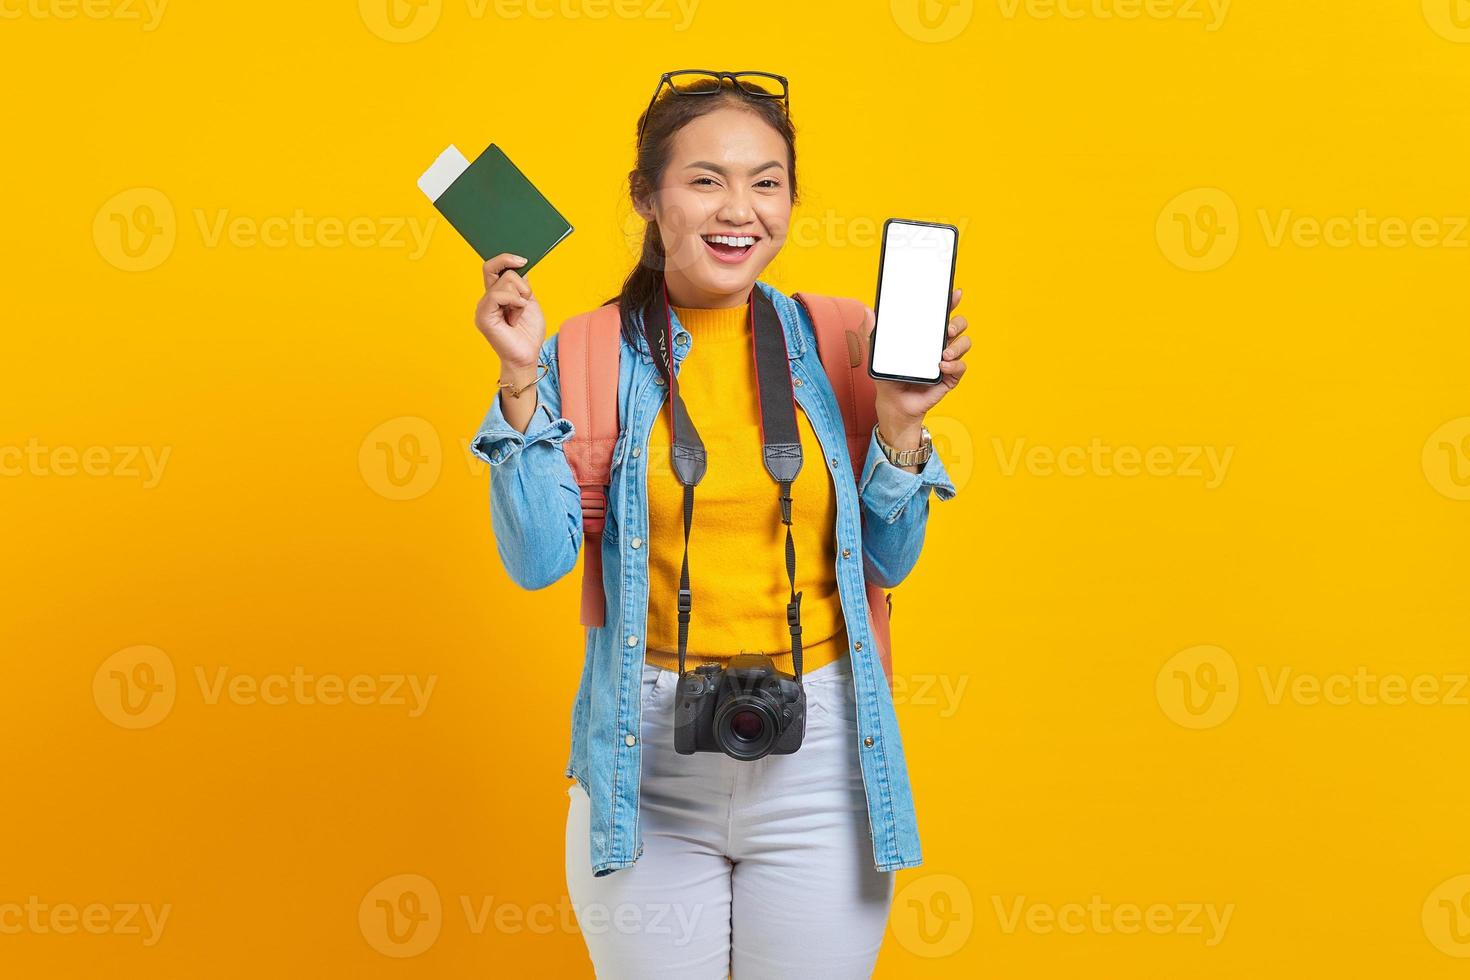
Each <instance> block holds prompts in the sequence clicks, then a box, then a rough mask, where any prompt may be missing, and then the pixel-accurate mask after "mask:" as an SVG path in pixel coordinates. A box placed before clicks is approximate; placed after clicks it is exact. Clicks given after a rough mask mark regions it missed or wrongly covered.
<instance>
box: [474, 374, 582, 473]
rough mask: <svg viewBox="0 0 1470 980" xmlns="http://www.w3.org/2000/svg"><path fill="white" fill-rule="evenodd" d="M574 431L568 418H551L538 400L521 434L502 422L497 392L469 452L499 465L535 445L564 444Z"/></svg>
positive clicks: (492, 464) (543, 404) (493, 464)
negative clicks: (547, 443) (544, 443)
mask: <svg viewBox="0 0 1470 980" xmlns="http://www.w3.org/2000/svg"><path fill="white" fill-rule="evenodd" d="M575 431H576V430H575V427H574V426H573V425H572V423H571V420H570V419H567V418H558V417H553V416H552V414H551V410H550V409H548V408H547V407H546V403H545V402H544V401H540V400H538V402H537V405H536V411H535V412H534V413H533V414H532V415H531V421H530V423H529V424H528V425H527V426H526V431H525V432H520V431H519V430H517V429H516V427H515V426H513V425H511V424H510V423H509V422H507V421H506V420H505V413H504V412H502V411H501V409H500V392H499V391H496V393H495V397H494V398H492V399H491V400H490V410H489V411H488V412H486V413H485V420H484V421H483V422H481V423H480V429H479V431H478V432H476V433H475V438H474V441H473V442H471V443H470V452H471V453H473V454H474V455H475V456H478V457H479V458H480V459H483V460H484V461H485V462H487V463H489V464H490V465H491V466H499V465H501V464H503V463H507V462H509V461H510V460H511V459H513V458H514V457H515V456H516V454H517V453H519V452H520V451H521V450H523V449H524V448H525V447H527V446H530V445H533V444H535V443H538V442H550V443H551V444H553V445H557V444H560V443H562V442H565V441H566V440H567V439H568V438H570V437H571V436H572V434H573V433H574V432H575Z"/></svg>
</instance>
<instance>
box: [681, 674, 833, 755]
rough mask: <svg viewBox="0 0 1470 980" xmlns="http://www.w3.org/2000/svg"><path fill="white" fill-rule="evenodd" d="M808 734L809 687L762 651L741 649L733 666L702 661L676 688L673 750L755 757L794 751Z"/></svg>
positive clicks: (685, 752) (691, 753) (689, 753)
mask: <svg viewBox="0 0 1470 980" xmlns="http://www.w3.org/2000/svg"><path fill="white" fill-rule="evenodd" d="M804 734H806V692H805V691H803V690H802V687H801V682H800V681H798V680H797V679H796V677H795V675H793V674H788V673H786V672H784V671H781V670H778V669H776V665H775V663H774V662H773V661H772V660H771V658H770V657H768V656H766V655H765V654H763V653H739V654H736V655H735V656H733V657H731V658H730V662H729V664H728V666H725V667H721V666H720V665H719V664H701V665H700V666H698V667H696V668H694V669H693V670H691V671H688V672H687V673H685V674H682V675H681V676H680V677H679V684H678V687H677V688H675V691H674V751H676V752H678V753H680V754H682V755H693V754H694V753H695V752H723V753H725V754H726V755H728V756H729V757H730V758H732V759H739V760H740V761H742V762H751V761H754V760H756V759H760V758H764V757H765V756H767V755H790V754H791V753H792V752H795V751H796V750H797V749H799V748H801V739H802V736H803V735H804Z"/></svg>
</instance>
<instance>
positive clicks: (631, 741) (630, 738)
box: [623, 735, 638, 748]
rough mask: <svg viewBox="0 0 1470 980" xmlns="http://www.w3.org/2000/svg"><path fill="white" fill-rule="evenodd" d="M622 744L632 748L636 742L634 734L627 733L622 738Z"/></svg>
mask: <svg viewBox="0 0 1470 980" xmlns="http://www.w3.org/2000/svg"><path fill="white" fill-rule="evenodd" d="M623 744H624V745H627V746H628V747H629V748H632V747H633V746H635V745H637V744H638V739H637V738H636V737H635V736H632V735H629V736H627V737H626V738H624V739H623Z"/></svg>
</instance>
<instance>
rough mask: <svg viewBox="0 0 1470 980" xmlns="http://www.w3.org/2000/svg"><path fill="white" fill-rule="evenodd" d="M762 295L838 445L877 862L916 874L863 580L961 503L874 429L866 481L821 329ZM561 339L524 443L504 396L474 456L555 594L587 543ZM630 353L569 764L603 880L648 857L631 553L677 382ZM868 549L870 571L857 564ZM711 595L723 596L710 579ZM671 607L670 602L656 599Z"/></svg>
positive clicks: (544, 355)
mask: <svg viewBox="0 0 1470 980" xmlns="http://www.w3.org/2000/svg"><path fill="white" fill-rule="evenodd" d="M756 285H757V287H758V288H759V289H761V290H763V291H764V292H765V293H766V294H767V295H768V296H770V298H771V301H772V303H773V304H774V305H775V307H776V311H777V313H778V315H779V316H780V318H781V325H782V327H783V328H784V330H785V334H786V347H787V355H788V357H789V358H790V363H791V373H792V377H793V379H794V387H793V389H792V390H793V392H794V394H795V396H796V401H797V404H799V405H800V406H801V408H802V410H803V411H804V412H805V413H806V415H807V417H808V418H809V419H810V421H811V424H812V428H813V431H814V432H815V433H816V436H817V439H818V441H819V442H820V443H821V445H822V447H823V449H824V450H825V455H826V459H825V460H824V462H825V463H826V466H827V469H828V471H829V473H830V475H831V477H832V479H833V482H834V484H835V486H836V492H837V526H836V528H835V529H834V533H835V534H836V535H837V548H836V553H837V555H838V557H837V586H838V593H839V595H840V597H841V601H842V610H843V620H844V622H845V623H846V626H847V635H848V641H849V644H850V645H849V648H848V654H849V656H850V657H851V663H852V674H853V686H854V691H855V694H856V698H857V709H858V734H857V736H856V737H857V738H858V740H859V745H860V757H861V760H862V775H863V786H864V788H865V790H866V793H867V802H868V818H869V823H870V826H871V830H872V838H873V861H874V865H875V866H876V868H877V869H878V870H880V871H892V870H896V869H898V868H911V867H915V866H916V865H918V864H920V863H922V857H921V855H920V851H919V834H918V826H917V822H916V820H915V816H914V802H913V797H912V794H911V791H910V789H909V779H908V766H907V764H906V763H905V761H904V752H903V741H902V739H901V738H900V736H899V731H898V720H897V718H896V717H895V715H894V710H893V699H892V696H891V694H890V692H889V689H888V684H887V682H886V681H885V680H884V676H883V667H882V665H881V664H880V663H879V661H878V658H877V655H876V652H875V649H876V648H875V646H874V639H873V637H872V635H871V631H870V630H869V629H868V622H867V610H866V606H865V603H866V601H867V595H866V592H865V591H864V587H863V581H864V576H865V575H866V577H867V578H868V579H870V580H872V581H875V582H877V583H878V584H880V585H882V586H884V587H890V586H894V585H897V584H898V583H899V582H901V581H902V580H903V579H904V577H905V576H907V575H908V573H909V571H910V570H911V569H912V568H913V567H914V563H915V562H916V561H917V560H918V557H919V551H920V549H921V548H922V547H923V544H924V527H925V524H926V522H927V520H928V516H929V488H931V487H933V488H934V490H935V492H936V493H937V494H938V495H939V499H940V500H948V499H950V498H951V497H953V496H954V493H955V487H954V484H953V483H951V482H950V479H949V475H948V474H947V473H946V472H945V470H944V465H943V464H942V463H941V462H940V459H939V454H938V452H935V453H933V454H932V455H931V456H930V457H929V460H928V462H927V463H925V464H924V467H923V469H922V470H921V471H920V472H918V473H909V472H907V471H905V470H903V469H900V468H899V467H897V466H894V465H893V464H892V463H890V462H889V461H888V458H887V457H886V456H884V455H883V453H882V451H881V450H880V449H879V448H878V443H877V440H876V439H875V438H874V437H873V436H871V435H870V436H869V438H868V450H867V457H866V462H865V463H864V465H863V470H862V477H861V480H860V481H858V482H854V480H853V472H852V464H851V463H850V462H849V457H848V450H847V439H846V437H845V435H844V432H843V424H842V417H841V414H840V412H839V409H838V406H837V400H836V398H835V396H834V395H833V393H832V386H831V384H830V383H829V382H828V380H827V375H826V373H825V372H824V371H823V369H822V362H821V359H820V357H819V355H818V352H817V347H816V340H815V335H814V333H813V328H812V324H811V320H810V318H809V317H808V315H807V313H806V310H805V309H804V308H803V307H802V306H801V304H799V303H797V302H796V301H795V300H793V299H791V298H789V297H787V296H785V295H784V294H782V293H781V292H779V291H777V290H776V289H774V288H772V287H771V286H769V285H767V284H765V283H757V284H756ZM673 318H674V322H673V324H672V326H673V331H672V332H673V335H674V371H675V374H676V375H677V374H678V373H679V370H680V365H681V364H682V362H683V359H684V358H685V357H687V356H688V355H689V352H690V350H691V349H692V346H693V343H694V340H693V338H692V337H691V336H690V334H689V332H688V331H686V330H684V329H683V328H682V326H681V325H680V324H679V323H678V316H677V314H674V315H673ZM640 326H641V324H640ZM557 337H558V335H557V334H552V335H551V336H550V337H548V338H547V339H546V342H545V343H544V344H543V345H542V348H541V354H540V359H541V361H542V362H543V363H545V364H546V365H548V370H547V372H546V374H545V376H544V377H543V378H542V380H541V382H540V383H539V384H538V385H537V386H536V391H537V397H538V404H537V407H536V411H535V414H534V415H533V417H532V419H531V422H530V423H529V424H528V425H527V427H526V431H525V433H524V434H522V433H521V432H518V431H517V430H516V429H515V428H514V427H512V426H511V425H510V424H509V423H508V422H506V420H505V416H504V414H502V412H501V410H500V398H499V394H498V393H497V395H496V397H495V399H494V400H493V401H492V402H491V404H490V410H489V412H487V413H486V415H485V420H484V422H483V423H481V425H480V429H479V431H478V432H477V433H476V435H475V438H474V441H473V443H472V444H471V451H472V452H473V453H474V454H475V455H476V456H478V457H479V458H481V459H483V460H485V461H486V462H488V463H489V464H490V514H491V521H492V525H493V528H494V533H495V545H496V549H497V551H498V552H499V554H500V560H501V562H502V563H504V565H505V568H506V571H507V572H508V573H509V574H510V577H511V578H512V579H513V580H514V581H515V582H516V583H517V584H518V585H520V586H521V587H522V588H526V589H539V588H543V587H545V586H547V585H550V584H551V583H553V582H555V581H557V580H558V579H560V578H561V577H562V576H564V575H566V574H567V573H568V572H570V571H571V570H572V569H573V568H574V567H576V564H577V555H578V552H579V551H580V550H581V547H582V503H581V494H580V492H579V491H578V488H577V485H576V483H575V481H574V480H573V477H572V471H571V467H570V466H569V465H568V463H567V459H566V452H565V450H564V449H563V448H562V445H561V444H562V442H564V441H565V440H566V439H567V438H568V437H570V436H571V435H572V434H573V427H572V423H571V422H570V421H569V420H567V419H565V418H563V417H561V415H560V411H561V392H560V387H559V382H558V377H557V363H556V344H557ZM621 344H622V353H621V367H620V370H619V379H618V413H619V414H618V418H619V427H620V432H619V435H618V440H617V443H616V445H615V446H614V449H613V466H612V483H611V486H610V487H609V488H608V499H607V518H606V523H605V529H604V532H603V536H602V570H603V588H604V590H605V594H606V598H607V606H606V616H605V619H604V625H603V626H601V627H588V628H587V642H586V650H585V660H584V663H583V666H582V679H581V683H580V684H579V685H578V690H577V696H576V700H575V702H574V703H573V706H572V743H571V753H570V755H569V756H568V759H567V767H566V775H568V776H571V777H574V778H575V779H576V780H577V782H578V783H580V784H581V785H582V788H583V789H584V790H586V791H587V796H588V797H589V799H590V800H591V801H592V816H591V838H592V839H591V850H592V870H593V873H594V874H597V875H604V874H609V873H611V872H613V871H616V870H618V869H620V868H626V867H628V866H630V865H632V864H633V862H634V861H636V860H637V859H638V857H639V855H641V854H642V853H643V838H642V835H641V832H640V830H639V821H638V791H639V777H640V774H641V771H642V769H641V760H640V751H641V748H642V746H641V744H640V740H639V736H640V733H641V731H642V699H641V698H640V696H639V694H640V691H641V689H642V670H643V662H644V654H645V651H644V628H645V626H646V624H647V615H648V549H647V548H633V547H630V546H629V544H628V542H629V541H630V540H636V539H637V538H638V537H640V536H641V537H643V538H647V537H648V536H649V528H648V501H647V486H648V468H647V466H646V465H645V463H646V450H647V447H648V437H649V433H650V431H651V430H652V427H653V422H654V419H655V418H656V417H657V413H658V411H659V410H660V408H661V406H663V404H664V401H665V395H666V393H667V387H668V386H667V385H666V384H664V383H663V379H662V377H660V375H659V371H658V369H657V368H656V367H655V366H654V362H653V357H652V356H651V355H650V353H649V351H648V345H647V343H646V341H645V340H644V338H643V333H642V330H641V329H640V330H639V332H638V344H637V346H636V347H634V348H630V347H629V346H628V343H627V341H626V339H625V340H623V341H621ZM814 462H818V461H816V460H808V461H807V465H808V466H809V465H811V464H812V463H814ZM698 519H699V514H698V510H697V509H696V511H695V520H698ZM668 530H669V531H670V533H672V529H668ZM858 555H861V556H862V561H861V563H859V562H857V561H854V560H853V558H854V557H856V556H858ZM695 587H696V588H698V585H697V584H696V586H695ZM704 587H705V588H706V589H709V588H714V587H716V586H715V584H714V583H710V582H706V583H705V586H704ZM673 600H674V597H673V596H664V597H661V598H660V600H659V601H667V602H672V601H673ZM572 608H575V606H571V607H569V611H570V610H571V609H572ZM696 615H697V614H696ZM799 757H800V756H799V753H798V758H799Z"/></svg>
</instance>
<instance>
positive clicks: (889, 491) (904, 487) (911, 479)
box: [858, 431, 955, 524]
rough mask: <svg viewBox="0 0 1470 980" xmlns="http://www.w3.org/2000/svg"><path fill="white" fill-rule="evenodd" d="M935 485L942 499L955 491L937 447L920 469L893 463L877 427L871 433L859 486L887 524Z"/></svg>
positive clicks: (866, 500)
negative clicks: (880, 445)
mask: <svg viewBox="0 0 1470 980" xmlns="http://www.w3.org/2000/svg"><path fill="white" fill-rule="evenodd" d="M930 488H933V490H934V492H935V494H937V495H938V497H939V499H940V500H949V499H950V498H951V497H953V496H954V495H955V487H954V484H953V483H952V482H950V479H949V474H948V473H947V472H946V471H945V469H944V463H943V462H942V461H941V460H940V459H939V450H938V449H937V448H936V449H935V450H934V451H933V452H932V453H930V454H929V459H928V460H927V461H926V462H925V463H924V465H923V467H922V468H920V470H919V472H917V473H910V472H909V471H908V470H906V469H904V468H902V467H900V466H894V465H893V464H892V463H891V462H889V460H888V457H887V456H885V455H883V450H882V449H881V448H879V446H878V434H877V432H876V431H874V432H870V433H869V434H868V455H867V459H866V460H865V461H864V463H863V479H862V483H861V484H860V485H859V486H858V495H859V496H860V497H861V498H862V499H863V502H864V503H865V504H867V506H868V507H869V508H870V509H871V510H872V511H873V512H874V513H875V514H878V515H880V516H881V517H882V518H883V521H884V522H885V523H887V524H892V523H893V522H894V521H896V520H898V517H899V515H900V514H902V513H903V511H904V508H905V507H907V506H908V505H909V502H910V501H912V500H913V497H914V495H915V494H917V493H928V492H929V489H930Z"/></svg>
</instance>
